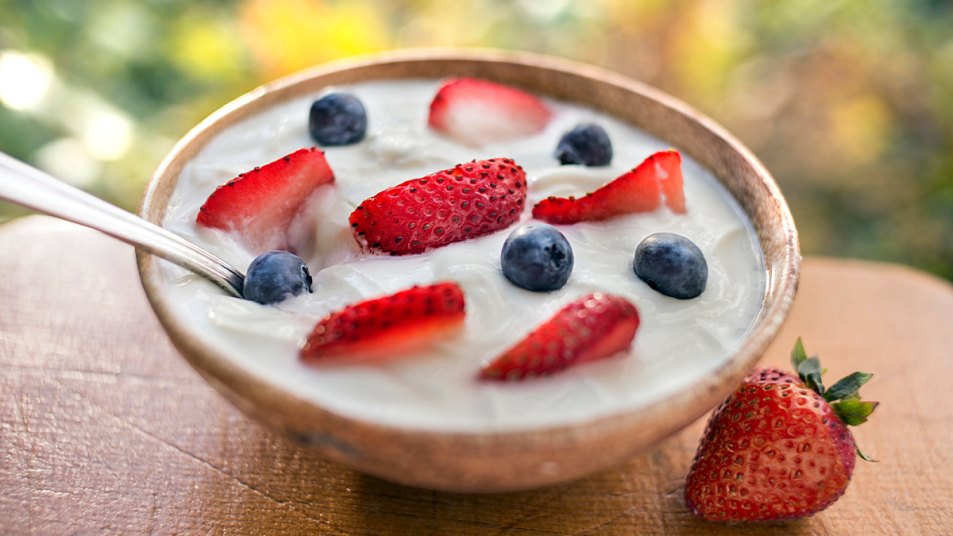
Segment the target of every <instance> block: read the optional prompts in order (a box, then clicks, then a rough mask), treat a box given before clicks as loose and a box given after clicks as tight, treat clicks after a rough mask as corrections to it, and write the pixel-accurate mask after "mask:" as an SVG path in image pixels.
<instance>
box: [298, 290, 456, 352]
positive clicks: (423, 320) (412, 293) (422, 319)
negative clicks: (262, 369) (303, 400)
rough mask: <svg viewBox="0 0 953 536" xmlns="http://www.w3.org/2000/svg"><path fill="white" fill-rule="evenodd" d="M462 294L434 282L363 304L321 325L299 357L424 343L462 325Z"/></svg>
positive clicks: (333, 315)
mask: <svg viewBox="0 0 953 536" xmlns="http://www.w3.org/2000/svg"><path fill="white" fill-rule="evenodd" d="M464 309H465V301H464V296H463V291H462V290H461V289H460V287H459V285H457V284H456V283H436V284H433V285H429V286H424V287H412V288H409V289H407V290H403V291H400V292H397V293H395V294H391V295H389V296H384V297H381V298H373V299H370V300H365V301H362V302H359V303H356V304H353V305H349V306H347V307H344V308H343V309H340V310H338V311H335V312H333V313H331V314H329V315H328V316H326V317H325V318H324V319H322V320H321V321H320V322H318V323H317V324H316V325H315V327H314V329H313V330H312V331H311V334H310V335H309V336H308V339H307V341H306V342H305V344H304V346H303V347H302V348H301V351H300V353H299V355H300V357H301V359H302V360H303V361H306V362H316V361H321V360H324V359H327V358H332V357H338V356H345V355H348V356H363V357H367V356H376V357H379V356H387V355H393V354H398V353H401V352H406V351H407V350H410V349H413V348H414V347H417V346H420V345H425V344H427V343H428V342H430V341H432V340H433V339H434V338H435V337H438V336H440V335H443V334H445V333H446V332H448V331H451V330H453V329H456V328H458V327H460V325H461V324H462V323H463V320H464V317H465V310H464Z"/></svg>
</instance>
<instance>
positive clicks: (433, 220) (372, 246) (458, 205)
mask: <svg viewBox="0 0 953 536" xmlns="http://www.w3.org/2000/svg"><path fill="white" fill-rule="evenodd" d="M525 203H526V174H525V173H524V172H523V169H522V168H521V167H519V166H518V165H516V163H515V162H513V161H512V160H510V159H508V158H494V159H491V160H481V161H473V162H470V163H466V164H460V165H457V166H456V167H453V168H451V169H447V170H444V171H438V172H437V173H433V174H431V175H427V176H426V177H422V178H419V179H412V180H409V181H406V182H403V183H401V184H398V185H397V186H393V187H391V188H388V189H386V190H384V191H383V192H380V193H378V194H377V195H375V196H373V197H371V198H369V199H367V200H365V201H364V202H363V203H361V204H360V206H358V207H357V208H356V209H355V210H354V212H352V213H351V216H350V218H349V220H350V223H351V229H352V231H353V232H354V238H355V239H356V240H357V242H358V244H359V245H360V246H361V247H362V249H365V250H367V251H370V252H376V253H390V254H392V255H407V254H412V253H422V252H424V251H427V250H428V249H432V248H437V247H441V246H445V245H447V244H452V243H454V242H459V241H461V240H467V239H469V238H476V237H478V236H483V235H486V234H489V233H492V232H494V231H498V230H500V229H504V228H506V227H508V226H510V225H511V224H513V223H514V222H516V221H517V220H519V217H520V214H521V213H522V212H523V207H524V205H525Z"/></svg>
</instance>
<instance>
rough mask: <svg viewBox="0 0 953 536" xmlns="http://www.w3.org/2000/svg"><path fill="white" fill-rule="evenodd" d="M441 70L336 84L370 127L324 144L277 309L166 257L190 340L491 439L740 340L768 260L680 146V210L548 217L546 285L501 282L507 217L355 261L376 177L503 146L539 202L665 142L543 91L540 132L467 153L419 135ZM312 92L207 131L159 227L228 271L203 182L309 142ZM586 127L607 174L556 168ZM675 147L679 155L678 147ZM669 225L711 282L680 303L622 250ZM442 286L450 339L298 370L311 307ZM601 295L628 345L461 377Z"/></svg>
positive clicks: (336, 394)
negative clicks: (564, 245) (290, 292)
mask: <svg viewBox="0 0 953 536" xmlns="http://www.w3.org/2000/svg"><path fill="white" fill-rule="evenodd" d="M438 84H439V82H438V81H431V80H412V81H382V82H373V83H362V84H357V85H354V86H349V87H347V88H337V89H342V90H346V91H349V92H352V93H354V94H356V95H357V96H358V98H360V99H361V100H362V101H363V102H364V105H365V106H366V108H367V111H368V120H369V127H368V135H367V137H366V138H365V139H364V141H362V142H361V143H359V144H357V145H353V146H349V147H340V148H328V149H327V150H326V154H327V159H328V161H329V163H330V165H331V168H332V169H333V170H334V174H335V177H336V182H335V185H334V186H330V187H322V188H321V189H320V190H319V191H318V192H317V193H316V194H315V196H314V197H313V199H312V201H311V203H310V205H309V212H308V214H309V215H310V217H303V218H299V220H298V221H297V222H296V224H295V226H294V227H295V229H294V235H295V237H296V240H298V241H307V247H303V249H306V251H305V252H304V256H305V260H307V261H308V263H309V265H310V267H311V269H312V273H313V275H314V293H313V294H310V295H305V296H300V297H298V298H294V299H290V300H286V301H285V302H283V303H281V304H280V305H278V306H272V307H269V306H263V305H258V304H256V303H252V302H247V301H242V300H239V299H235V298H229V297H227V296H225V295H224V294H223V293H222V292H220V291H219V290H218V289H217V288H216V287H214V286H212V285H211V284H210V283H208V282H206V281H204V280H203V279H201V278H199V277H197V276H194V275H191V274H189V273H187V272H185V271H184V270H182V269H180V268H178V267H176V266H173V265H171V264H169V263H166V262H164V261H162V262H161V264H160V266H161V270H162V274H163V276H164V277H166V278H167V279H168V281H169V292H170V293H172V294H173V296H174V298H175V299H174V300H173V302H174V303H175V304H176V307H177V308H178V310H177V311H176V313H177V314H179V315H182V316H183V317H185V318H187V319H188V321H189V322H190V323H191V324H192V325H193V326H194V327H195V331H196V332H198V333H200V334H201V337H203V338H204V340H205V341H206V342H207V343H208V344H209V345H212V346H214V347H217V348H219V349H220V350H221V352H222V353H224V354H225V355H228V356H229V358H230V359H232V360H234V362H235V364H237V365H239V366H241V367H243V368H245V369H247V370H248V371H250V372H252V373H254V374H256V375H257V376H259V377H262V378H264V379H266V380H267V381H269V382H272V383H274V384H276V385H280V386H282V387H284V388H285V389H287V390H289V391H292V392H294V393H295V394H296V395H298V396H300V397H302V398H305V399H309V400H312V401H314V402H315V403H317V404H320V405H322V406H323V407H325V408H328V409H330V410H332V411H334V412H337V413H340V414H342V415H347V416H351V417H358V418H361V419H364V420H367V421H373V422H378V423H384V424H389V425H396V426H401V427H407V428H415V429H430V430H441V431H466V432H490V431H508V430H517V429H530V428H538V427H544V426H553V425H565V424H570V423H573V422H578V421H581V420H587V419H591V418H595V417H602V416H607V415H611V414H615V413H619V412H623V411H627V410H631V409H634V408H637V407H641V406H645V405H648V404H651V403H653V402H657V401H659V400H661V399H663V398H664V397H666V396H667V395H670V394H671V393H673V392H675V391H678V390H679V389H682V388H684V387H685V386H687V385H689V384H690V383H692V382H693V381H695V380H696V379H698V378H699V377H701V376H703V375H705V374H708V373H710V372H711V371H713V370H714V369H716V368H717V367H718V366H719V365H720V364H722V363H724V362H725V361H726V360H727V359H728V357H729V356H730V355H731V354H732V353H733V352H734V351H735V350H736V349H738V347H739V346H740V345H741V343H742V342H743V340H744V338H745V336H746V335H747V333H748V331H749V329H750V328H751V327H752V325H753V324H754V322H755V319H756V317H757V316H758V313H759V311H760V308H761V304H762V300H763V297H764V288H765V278H766V275H765V269H764V264H763V260H762V255H761V251H760V249H759V247H758V243H757V239H756V236H755V234H754V231H753V229H752V228H751V226H750V224H749V223H748V221H747V219H746V217H745V216H744V214H743V212H742V211H741V209H740V208H739V207H738V205H737V204H736V203H735V201H734V200H733V199H732V198H731V197H730V195H729V194H728V193H727V192H726V191H725V190H724V188H723V187H722V186H721V185H720V184H719V183H718V182H717V181H716V180H715V179H714V178H713V177H712V176H711V174H710V173H709V172H708V171H706V170H704V169H702V168H701V167H700V166H698V165H697V164H696V163H695V162H693V161H691V160H690V159H688V158H685V157H684V156H683V173H684V177H685V197H686V202H687V207H688V213H687V214H685V215H677V214H674V213H672V212H670V211H669V210H668V209H666V208H662V209H659V210H657V211H655V212H652V213H647V214H633V215H629V216H624V217H620V218H617V219H613V220H610V221H605V222H589V223H579V224H575V225H567V226H560V230H561V231H562V232H563V233H564V234H565V235H566V237H567V238H568V239H569V241H570V243H571V244H572V247H573V252H574V254H575V268H574V270H573V273H572V276H571V277H570V279H569V283H568V284H567V285H566V286H565V287H563V288H562V289H560V290H558V291H556V292H553V293H534V292H529V291H526V290H522V289H520V288H517V287H515V286H513V285H512V284H510V283H509V282H508V281H507V280H506V278H504V277H503V275H502V272H501V271H500V248H501V247H502V244H503V241H504V240H505V239H506V237H507V236H508V235H509V233H510V232H511V231H512V229H513V228H514V227H515V225H514V226H513V227H511V228H508V229H505V230H502V231H499V232H497V233H494V234H492V235H489V236H485V237H482V238H478V239H474V240H468V241H465V242H459V243H456V244H451V245H449V246H446V247H443V248H439V249H436V250H433V251H431V252H428V253H425V254H422V255H411V256H406V257H390V256H371V255H363V254H361V253H360V251H359V250H358V248H357V245H356V243H355V241H354V238H353V236H352V235H351V231H350V229H349V227H348V220H347V218H348V215H349V214H350V213H351V211H352V210H353V209H354V208H355V207H356V206H357V205H358V204H360V202H361V201H363V200H364V199H366V198H367V197H370V196H372V195H374V194H376V193H377V192H379V191H381V190H383V189H384V188H386V187H389V186H392V185H395V184H398V183H400V182H403V181H405V180H407V179H412V178H417V177H421V176H423V175H427V174H429V173H432V172H434V171H438V170H441V169H446V168H449V167H452V166H453V165H455V164H457V163H460V162H465V161H469V160H471V159H474V158H477V159H481V158H492V157H510V158H513V159H514V160H516V162H517V163H519V164H520V165H522V166H523V169H525V170H526V173H527V178H528V181H529V193H528V200H527V205H526V210H525V212H524V214H523V217H522V220H523V221H527V220H529V219H530V210H531V208H532V206H533V204H534V203H535V202H536V201H539V200H540V199H543V198H545V197H547V196H550V195H559V196H568V195H577V196H578V195H580V194H584V193H586V192H589V191H592V190H594V189H596V188H598V187H599V186H601V185H602V184H604V183H606V182H608V181H609V180H611V179H613V178H615V177H617V176H619V175H621V174H622V173H623V172H625V171H627V170H629V169H631V168H632V167H634V166H636V165H637V164H639V163H640V162H641V161H642V160H643V159H645V157H647V156H648V155H649V154H651V153H653V152H655V151H658V150H661V149H665V148H668V146H667V145H666V144H665V143H663V142H661V141H659V140H657V139H653V138H652V137H650V136H648V135H647V134H645V133H644V132H641V131H639V130H637V129H634V128H633V127H631V126H630V125H628V124H626V123H622V122H620V121H617V120H614V119H612V118H610V117H607V116H605V115H603V114H601V113H598V112H596V111H593V110H590V109H586V108H582V107H578V106H574V105H569V104H566V103H561V102H548V104H549V105H550V106H551V108H552V109H553V110H554V112H555V114H554V117H553V119H552V121H551V122H550V124H549V125H548V127H547V128H546V130H545V131H544V132H542V133H540V134H538V135H535V136H531V137H527V138H523V139H519V140H515V141H508V142H503V143H497V144H493V145H488V146H485V147H483V148H480V149H474V148H472V147H468V146H465V145H462V144H459V143H455V142H453V141H452V140H450V139H448V138H446V137H444V136H442V135H440V134H439V133H436V132H434V131H432V130H430V129H429V128H428V127H427V112H428V106H429V103H430V99H431V98H432V96H433V95H434V93H435V92H436V89H437V87H438ZM316 97H317V95H311V96H308V97H304V98H300V99H296V100H292V101H288V102H285V103H282V104H279V105H277V106H274V107H273V108H271V109H269V110H267V111H266V112H263V113H260V114H258V115H256V116H254V117H252V118H250V119H248V120H246V121H244V122H242V123H240V124H237V125H235V126H233V127H231V128H229V129H227V130H225V131H224V132H222V133H220V134H218V135H217V136H216V137H215V138H214V139H213V140H212V141H211V143H209V144H208V146H206V147H205V148H204V149H203V150H202V151H201V152H200V153H199V154H198V155H197V156H196V158H195V159H194V160H193V161H192V162H191V163H189V164H188V165H187V166H186V167H185V168H184V169H183V171H182V174H181V176H180V177H179V183H178V186H177V187H176V190H175V192H174V194H173V196H172V200H171V202H170V207H169V210H168V213H167V215H166V220H165V222H164V223H165V226H166V227H168V228H169V229H171V230H173V231H174V232H176V233H178V234H180V235H182V236H184V237H185V238H187V239H189V240H192V241H194V242H195V243H197V244H199V245H200V246H202V247H205V248H208V249H209V250H211V251H213V252H214V253H216V254H218V255H220V256H221V257H222V258H224V259H225V260H227V261H229V262H231V263H233V264H235V265H236V266H239V267H242V268H244V267H246V266H248V264H249V263H250V262H251V260H252V258H253V257H254V254H253V253H252V252H249V251H247V250H245V249H244V248H243V247H242V246H241V245H240V244H238V243H237V242H236V241H234V240H233V239H231V238H230V237H228V236H227V235H225V234H223V233H221V232H219V231H214V230H209V229H200V228H198V227H197V226H196V225H195V223H194V222H195V217H196V214H197V212H198V208H199V206H201V204H202V203H203V202H204V201H205V199H206V198H207V197H208V195H209V193H211V192H212V191H213V190H214V189H215V187H216V186H218V185H220V184H222V183H224V182H225V181H226V180H228V179H230V178H232V177H234V176H235V175H237V174H238V173H240V172H244V171H247V170H248V169H251V168H253V167H254V166H258V165H261V164H264V163H267V162H270V161H272V160H275V159H277V158H279V157H281V156H283V155H285V154H287V153H289V152H291V151H293V150H295V149H298V148H300V147H305V146H310V145H313V142H312V141H311V139H310V137H309V135H308V129H307V120H308V108H309V106H310V104H311V102H312V101H313V100H314V98H316ZM584 121H585V122H596V123H599V124H600V125H602V126H603V127H604V128H605V129H606V131H607V132H608V134H609V137H610V138H611V140H612V144H613V147H614V150H615V156H614V158H613V161H612V162H613V163H612V166H611V167H605V168H583V167H579V166H560V165H559V163H558V161H556V160H555V158H553V156H552V155H553V151H554V149H555V146H556V143H557V141H558V140H559V138H560V136H561V135H562V134H563V133H564V132H565V131H567V130H569V129H570V128H572V127H573V126H575V125H576V124H577V123H580V122H584ZM676 149H677V148H676ZM659 231H670V232H675V233H679V234H682V235H684V236H687V237H688V238H690V239H691V240H693V241H694V242H695V243H696V244H698V246H699V247H700V248H701V249H702V251H703V252H704V253H705V257H706V259H707V261H708V268H709V277H708V288H707V290H706V291H705V292H704V293H703V294H702V295H701V296H700V297H699V298H696V299H694V300H687V301H682V300H676V299H673V298H668V297H666V296H663V295H661V294H659V293H657V292H655V291H654V290H652V289H650V288H649V287H648V285H646V284H645V283H643V282H642V281H641V280H639V279H638V278H637V277H636V276H635V274H634V273H633V270H632V258H633V254H634V252H635V248H636V246H637V245H638V244H639V242H640V241H641V240H642V239H643V238H644V237H645V236H647V235H649V234H651V233H654V232H659ZM446 280H452V281H456V282H457V283H459V284H460V285H461V286H462V287H463V290H464V293H465V295H466V300H467V305H466V311H467V316H466V322H465V326H464V329H463V330H461V332H460V333H458V334H457V335H455V336H453V337H452V338H449V339H442V340H439V341H435V342H434V344H433V345H432V347H431V348H429V349H427V350H423V351H419V352H416V353H414V354H413V355H405V356H395V357H393V358H392V359H390V360H388V361H384V362H374V363H352V364H340V363H339V364H334V365H316V366H315V365H304V364H302V363H301V362H299V361H298V358H297V349H298V347H299V345H300V344H301V343H302V342H303V340H304V339H305V338H306V336H307V335H308V333H309V332H310V330H311V328H312V327H313V325H314V324H315V323H316V322H317V321H318V320H319V319H321V318H322V317H323V316H324V315H326V314H327V313H329V312H331V311H332V310H335V309H338V308H340V307H342V306H344V305H347V304H351V303H354V302H357V301H359V300H362V299H365V298H369V297H375V296H380V295H384V294H389V293H392V292H396V291H398V290H401V289H404V288H407V287H409V286H411V285H413V284H428V283H432V282H437V281H446ZM593 291H603V292H607V293H612V294H617V295H621V296H624V297H626V298H628V299H629V300H630V301H632V303H634V304H635V305H636V306H637V307H638V310H639V314H640V316H641V326H640V327H639V330H638V333H637V334H636V337H635V342H634V344H633V345H632V347H631V350H630V351H629V352H628V353H626V354H619V355H617V356H615V357H611V358H608V359H604V360H601V361H597V362H593V363H589V364H585V365H581V366H578V367H574V368H570V369H568V370H566V371H564V372H561V373H559V374H557V375H554V376H551V377H547V378H543V379H536V380H532V381H525V382H515V383H502V384H501V383H495V382H481V381H478V380H477V379H476V376H477V373H478V371H479V370H480V365H481V363H483V362H485V361H488V360H490V359H492V358H493V357H495V356H496V355H498V354H499V353H500V352H502V351H503V350H505V349H506V348H508V347H509V346H511V345H513V344H514V343H516V342H517V341H518V340H520V339H521V338H522V337H524V336H525V335H526V334H527V333H528V332H530V331H531V330H533V329H534V328H535V327H536V326H537V325H539V324H540V323H542V322H543V321H545V320H546V319H547V318H549V317H550V316H552V315H553V314H554V313H555V312H556V311H557V310H558V309H560V308H561V307H562V306H563V305H565V304H566V303H568V302H570V301H572V300H574V299H576V298H578V297H579V296H581V295H584V294H587V293H590V292H593Z"/></svg>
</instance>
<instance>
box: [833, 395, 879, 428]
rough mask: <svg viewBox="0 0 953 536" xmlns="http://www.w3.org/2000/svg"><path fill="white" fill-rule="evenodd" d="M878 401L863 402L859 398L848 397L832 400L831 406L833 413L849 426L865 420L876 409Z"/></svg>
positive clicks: (862, 422)
mask: <svg viewBox="0 0 953 536" xmlns="http://www.w3.org/2000/svg"><path fill="white" fill-rule="evenodd" d="M878 404H880V402H864V401H863V400H860V399H859V398H854V397H851V398H848V399H847V400H841V401H840V402H834V403H832V404H831V407H832V408H834V413H836V414H837V416H838V417H840V418H841V420H842V421H844V422H845V423H847V425H849V426H857V425H860V424H864V423H865V422H867V417H869V416H870V414H871V413H873V412H874V410H875V409H877V405H878Z"/></svg>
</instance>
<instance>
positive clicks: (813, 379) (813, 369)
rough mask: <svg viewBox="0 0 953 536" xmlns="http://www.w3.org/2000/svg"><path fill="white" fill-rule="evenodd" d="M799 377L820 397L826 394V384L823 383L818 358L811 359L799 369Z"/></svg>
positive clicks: (802, 363) (803, 362)
mask: <svg viewBox="0 0 953 536" xmlns="http://www.w3.org/2000/svg"><path fill="white" fill-rule="evenodd" d="M797 375H798V376H800V377H801V380H802V381H803V382H804V383H806V384H807V386H808V387H810V388H811V389H813V390H814V392H816V393H817V394H819V395H822V394H824V383H823V382H822V381H821V361H820V360H819V359H818V358H817V356H814V357H809V358H807V359H805V360H804V361H801V364H800V365H798V367H797Z"/></svg>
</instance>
